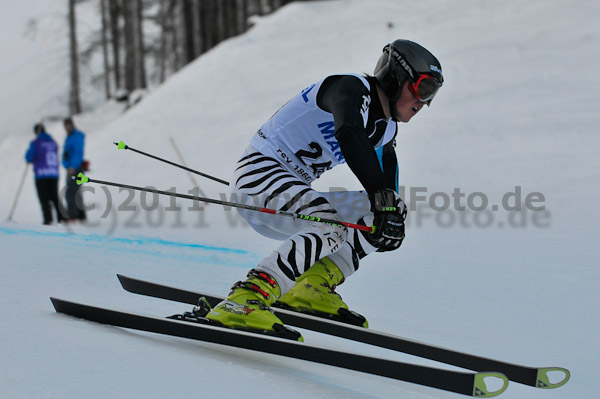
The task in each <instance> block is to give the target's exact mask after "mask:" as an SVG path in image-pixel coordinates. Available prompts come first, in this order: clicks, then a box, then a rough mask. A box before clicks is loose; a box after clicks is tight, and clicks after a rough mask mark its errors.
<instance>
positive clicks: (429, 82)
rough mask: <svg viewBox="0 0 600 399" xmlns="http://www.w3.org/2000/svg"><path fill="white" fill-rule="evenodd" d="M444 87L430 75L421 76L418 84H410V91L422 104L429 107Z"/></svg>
mask: <svg viewBox="0 0 600 399" xmlns="http://www.w3.org/2000/svg"><path fill="white" fill-rule="evenodd" d="M440 87H442V85H441V83H440V82H439V81H438V80H437V79H436V78H434V77H433V76H430V75H424V74H423V75H419V78H418V79H417V81H416V82H412V83H409V84H408V90H409V91H410V92H411V94H412V95H413V96H414V97H415V98H416V99H417V100H419V101H420V102H422V103H427V105H429V104H430V103H431V100H433V97H435V95H436V94H437V92H438V90H439V89H440Z"/></svg>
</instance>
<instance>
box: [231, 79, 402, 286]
mask: <svg viewBox="0 0 600 399" xmlns="http://www.w3.org/2000/svg"><path fill="white" fill-rule="evenodd" d="M376 84H377V83H376V80H374V79H372V78H370V77H367V78H365V77H363V76H360V75H333V76H329V77H327V78H325V79H323V80H321V81H320V82H318V83H315V84H313V85H311V86H309V87H307V88H306V89H304V90H302V92H301V93H299V94H298V95H297V96H295V97H294V98H292V99H291V100H290V101H289V102H288V103H286V104H285V105H284V106H283V107H281V108H280V109H279V110H278V111H277V112H276V113H275V114H274V115H273V116H272V117H271V118H270V119H269V120H268V121H267V122H266V123H265V124H264V125H263V126H262V127H261V128H260V130H259V131H258V132H257V133H256V134H255V135H254V136H253V137H252V139H251V141H250V145H249V147H248V148H247V149H246V152H245V153H244V154H243V156H242V158H241V159H240V160H239V161H238V163H237V165H236V170H235V173H234V176H233V179H232V181H231V183H230V188H231V192H232V198H236V199H237V201H240V202H244V203H248V204H252V205H255V206H260V207H266V208H274V209H279V210H286V211H290V212H297V213H303V214H308V215H312V216H318V217H324V218H329V219H335V220H344V221H348V222H351V223H361V224H366V225H370V224H371V222H372V220H373V215H372V213H371V212H370V210H369V209H370V204H369V200H368V197H367V192H368V193H370V192H373V191H375V190H378V189H382V188H392V189H394V190H397V161H396V155H395V151H394V146H395V136H396V129H397V127H396V123H395V122H394V121H392V120H390V119H387V118H386V117H385V115H384V113H383V108H382V106H381V103H380V101H379V96H378V95H377V89H376V86H375V85H376ZM342 163H347V164H348V166H349V167H350V169H351V170H352V172H353V173H354V174H355V175H356V176H357V178H358V179H359V181H360V182H361V184H362V186H363V187H364V188H365V190H366V192H364V191H357V192H347V191H346V192H325V193H324V192H318V191H316V190H313V189H312V188H311V186H310V184H311V182H312V181H314V180H315V179H317V178H319V176H320V175H321V174H322V173H323V172H325V171H327V170H329V169H331V168H333V167H334V166H336V165H339V164H342ZM239 212H240V214H241V215H242V216H243V217H244V218H245V219H246V220H247V221H248V223H249V224H250V225H251V226H252V227H253V228H254V229H255V230H256V231H257V232H259V233H261V234H262V235H264V236H267V237H270V238H274V239H279V240H283V243H282V244H281V245H280V246H279V247H278V248H277V249H275V250H274V251H273V252H272V253H271V254H270V255H269V256H267V257H266V258H265V259H263V260H262V261H261V262H260V263H259V265H258V266H257V267H256V269H258V270H262V271H265V272H267V273H269V274H270V275H271V276H273V278H275V280H277V282H278V283H279V285H280V288H281V293H282V295H283V294H284V293H285V292H287V291H288V290H289V289H291V287H292V286H293V284H294V281H295V280H296V278H297V277H299V276H300V275H301V274H302V273H304V272H305V271H306V270H307V269H308V268H309V267H310V266H311V265H312V264H313V263H315V262H316V261H317V260H319V259H321V258H323V257H325V256H327V257H329V258H330V259H331V260H332V261H333V262H334V263H335V264H336V265H337V266H338V267H339V268H340V270H341V271H342V273H343V274H344V276H345V277H346V278H347V277H348V276H350V275H351V274H352V273H354V271H355V270H357V269H358V262H359V259H360V258H362V257H364V256H366V255H367V254H368V253H371V252H373V251H375V250H376V248H374V247H373V246H371V245H370V244H369V243H368V242H367V241H366V239H365V238H364V237H363V233H361V232H359V231H358V230H354V229H352V230H351V231H347V229H346V228H343V227H338V226H333V225H328V224H323V223H310V222H306V221H303V220H297V219H290V218H282V217H278V216H273V215H268V214H264V213H258V212H252V211H248V210H243V209H242V210H239Z"/></svg>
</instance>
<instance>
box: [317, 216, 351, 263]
mask: <svg viewBox="0 0 600 399" xmlns="http://www.w3.org/2000/svg"><path fill="white" fill-rule="evenodd" d="M310 216H314V217H317V218H323V219H330V220H336V221H340V222H341V221H342V218H341V217H340V216H339V215H338V214H337V212H335V213H333V212H314V213H311V215H310ZM311 229H312V230H313V231H314V232H315V233H317V234H318V235H319V236H321V237H322V239H323V245H324V246H326V247H327V248H329V250H330V252H331V253H334V252H337V251H338V250H339V249H340V248H342V245H343V244H344V243H345V242H346V239H347V238H348V229H347V228H346V227H345V226H342V225H341V224H340V225H337V224H329V223H314V224H313V225H312V226H311Z"/></svg>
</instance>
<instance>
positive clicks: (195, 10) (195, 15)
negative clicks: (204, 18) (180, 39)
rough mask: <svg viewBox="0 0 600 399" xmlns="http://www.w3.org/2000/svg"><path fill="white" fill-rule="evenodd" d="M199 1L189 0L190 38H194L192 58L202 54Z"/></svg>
mask: <svg viewBox="0 0 600 399" xmlns="http://www.w3.org/2000/svg"><path fill="white" fill-rule="evenodd" d="M200 1H201V0H191V5H192V6H191V10H190V11H191V14H192V31H193V32H192V36H193V38H194V54H193V56H194V58H196V57H198V56H199V55H200V54H202V22H201V20H200Z"/></svg>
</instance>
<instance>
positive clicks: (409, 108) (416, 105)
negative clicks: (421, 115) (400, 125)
mask: <svg viewBox="0 0 600 399" xmlns="http://www.w3.org/2000/svg"><path fill="white" fill-rule="evenodd" d="M423 106H425V103H422V102H421V101H419V100H418V99H417V98H416V97H415V96H414V95H413V94H412V93H411V92H410V90H408V82H405V83H404V87H402V95H401V96H400V98H399V99H398V101H396V103H395V104H394V108H395V109H394V110H393V111H394V114H395V115H394V117H395V119H396V120H397V121H398V122H404V123H406V122H408V121H410V120H411V118H412V117H413V116H415V115H416V114H417V112H419V111H420V110H421V108H423Z"/></svg>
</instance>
